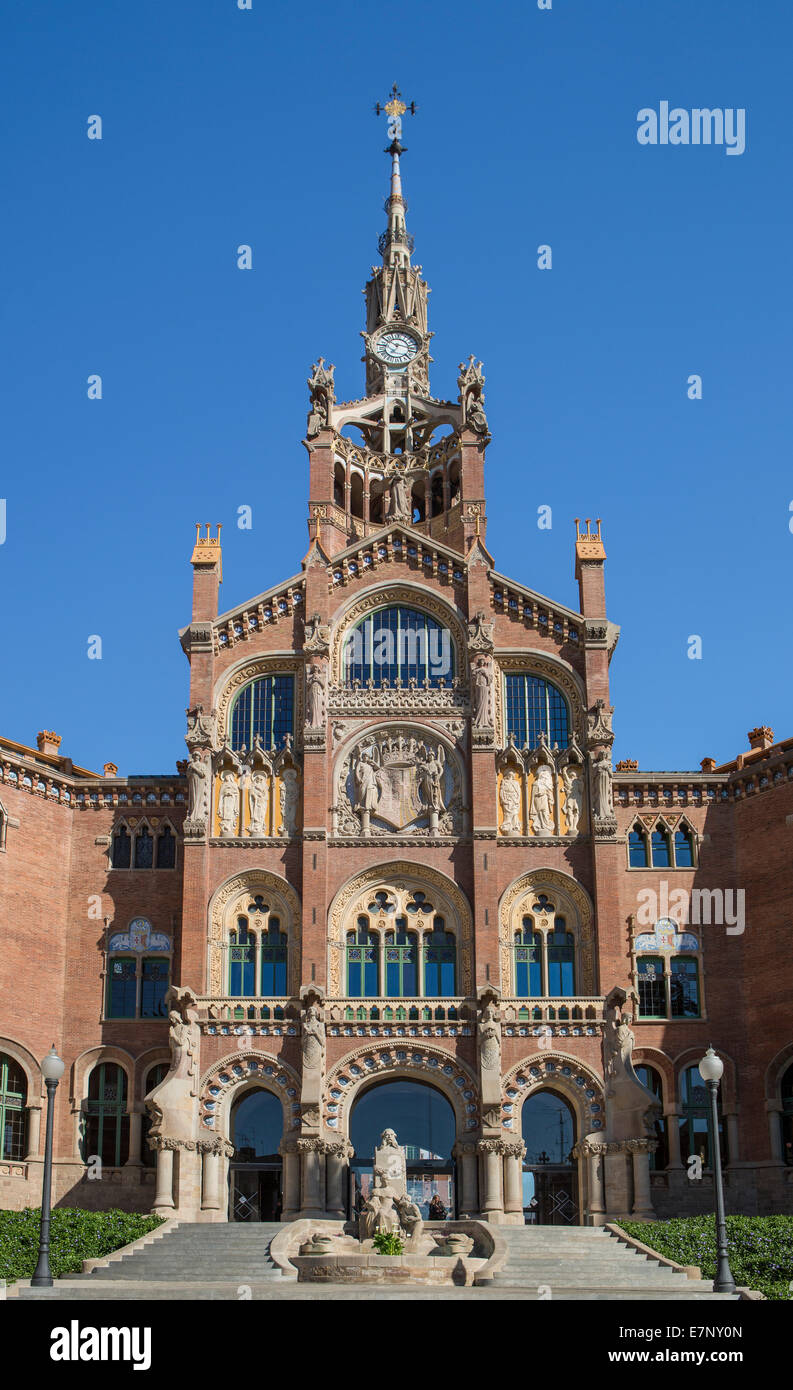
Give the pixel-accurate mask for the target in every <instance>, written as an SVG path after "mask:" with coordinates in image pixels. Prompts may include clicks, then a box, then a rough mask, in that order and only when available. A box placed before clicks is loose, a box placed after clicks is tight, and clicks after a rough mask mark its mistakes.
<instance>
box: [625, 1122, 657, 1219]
mask: <svg viewBox="0 0 793 1390" xmlns="http://www.w3.org/2000/svg"><path fill="white" fill-rule="evenodd" d="M627 1148H628V1151H629V1153H631V1154H632V1156H633V1211H632V1213H631V1214H632V1215H633V1216H635V1217H637V1218H639V1219H640V1220H645V1221H652V1220H654V1219H655V1211H654V1210H653V1198H652V1192H651V1190H650V1153H651V1152H653V1151H654V1150H655V1148H656V1140H654V1139H629V1140H628V1143H627Z"/></svg>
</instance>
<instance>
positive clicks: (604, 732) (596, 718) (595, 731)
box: [587, 700, 614, 743]
mask: <svg viewBox="0 0 793 1390" xmlns="http://www.w3.org/2000/svg"><path fill="white" fill-rule="evenodd" d="M613 714H614V710H613V709H611V708H610V707H609V706H608V705H607V704H606V702H605V700H597V701H596V702H595V704H594V706H593V708H592V709H591V710H590V711H589V713H588V714H587V735H588V738H589V742H590V743H613V742H614V730H613V728H612V722H611V721H612V717H613Z"/></svg>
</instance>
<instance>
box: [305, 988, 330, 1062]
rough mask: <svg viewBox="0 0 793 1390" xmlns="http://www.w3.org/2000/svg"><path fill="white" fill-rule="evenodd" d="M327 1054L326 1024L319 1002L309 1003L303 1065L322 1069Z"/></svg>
mask: <svg viewBox="0 0 793 1390" xmlns="http://www.w3.org/2000/svg"><path fill="white" fill-rule="evenodd" d="M324 1056H325V1025H324V1023H323V1022H322V1015H321V1013H320V1011H319V1007H318V1005H317V1004H309V1006H308V1008H307V1009H306V1016H305V1018H304V1019H303V1066H304V1067H306V1068H307V1069H308V1070H309V1071H320V1070H321V1069H322V1063H323V1060H324Z"/></svg>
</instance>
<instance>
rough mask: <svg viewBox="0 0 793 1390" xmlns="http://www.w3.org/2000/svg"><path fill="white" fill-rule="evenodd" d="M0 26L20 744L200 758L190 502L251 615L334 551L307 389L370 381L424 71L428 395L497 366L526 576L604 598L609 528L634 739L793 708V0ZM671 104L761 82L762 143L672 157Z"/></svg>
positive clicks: (10, 11)
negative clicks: (242, 516) (666, 117)
mask: <svg viewBox="0 0 793 1390" xmlns="http://www.w3.org/2000/svg"><path fill="white" fill-rule="evenodd" d="M0 38H1V39H2V45H1V46H2V58H1V59H0V62H1V63H2V96H1V97H0V106H1V107H2V122H3V128H4V132H5V141H4V145H5V155H4V160H3V185H4V193H5V197H4V204H5V211H4V218H3V229H2V232H1V233H0V237H2V266H3V279H4V282H5V283H4V290H3V295H2V334H1V335H0V341H1V342H2V354H3V361H2V383H3V387H4V409H3V420H2V433H3V436H4V440H3V451H2V453H3V463H2V481H1V483H0V496H2V497H4V498H6V499H7V516H8V521H7V536H6V539H5V543H4V544H2V545H0V576H2V582H1V585H0V591H1V593H2V620H3V625H4V629H5V633H6V651H7V656H6V660H5V662H4V670H3V679H2V682H0V730H2V732H3V734H4V735H5V736H7V737H10V738H13V739H17V740H19V741H21V742H25V743H33V742H34V741H35V734H36V731H37V730H38V729H41V728H48V729H55V730H57V731H58V732H59V733H61V734H62V735H63V746H62V751H63V752H65V753H67V754H68V755H70V756H71V757H72V758H73V759H74V760H75V762H77V763H79V764H81V765H83V766H87V767H95V768H97V769H101V766H102V764H103V762H105V761H106V760H112V761H114V762H116V763H118V765H119V767H120V769H121V771H122V772H144V773H145V772H166V771H170V770H171V769H172V768H173V766H174V763H175V760H176V759H177V758H181V757H183V756H184V743H183V733H184V709H185V706H186V704H187V694H188V668H187V662H186V660H185V658H184V655H183V654H182V652H181V649H180V647H179V643H178V638H177V630H178V629H179V628H180V627H181V626H183V625H184V624H185V623H186V622H188V621H189V618H190V595H191V570H190V566H189V557H190V551H191V544H192V539H193V535H194V531H193V525H194V523H195V522H196V521H198V520H201V521H212V522H218V521H219V522H223V523H224V532H223V540H224V574H225V582H224V584H223V588H222V590H221V607H222V609H227V608H230V607H231V606H233V605H234V604H236V603H238V602H241V601H243V600H244V599H245V598H246V597H249V596H251V595H254V594H257V593H259V592H261V590H262V589H264V588H266V587H268V586H269V585H270V584H275V583H277V582H278V581H279V580H280V579H282V578H285V577H288V576H289V575H291V574H293V573H294V572H295V571H296V570H297V569H299V563H300V558H301V556H302V555H303V554H304V553H305V549H306V541H307V532H306V520H305V518H306V488H307V456H306V453H305V450H304V449H303V447H302V445H301V444H300V442H299V441H300V439H301V437H302V435H303V432H304V428H305V415H306V406H307V390H306V385H305V381H306V376H307V374H308V372H309V370H310V367H311V363H312V361H314V360H316V357H317V356H318V355H319V354H320V353H322V354H324V356H325V358H326V359H327V360H330V361H333V362H334V363H335V364H336V382H337V392H338V395H339V396H340V398H342V399H349V398H350V397H354V396H357V395H359V394H361V392H362V389H363V368H362V364H361V363H360V361H359V358H360V354H361V344H360V338H359V332H360V329H361V328H362V326H363V299H362V296H361V289H362V287H363V284H364V282H365V280H366V278H367V275H368V271H369V267H370V266H371V264H372V262H373V260H374V259H375V258H376V255H377V251H376V240H377V236H378V233H379V232H380V231H381V229H382V227H383V226H384V214H383V197H384V195H385V194H386V192H387V181H388V160H387V157H386V156H385V155H384V153H383V147H384V145H385V144H386V143H387V142H386V139H385V128H384V123H383V121H382V120H381V121H380V122H379V123H378V122H377V121H376V120H375V117H374V115H373V113H372V107H373V104H374V102H375V101H376V100H378V99H379V100H381V101H382V100H383V99H384V97H385V96H386V94H387V93H388V91H389V89H390V87H391V84H392V82H393V81H394V80H396V81H397V82H398V83H399V85H400V87H401V89H402V91H403V93H405V95H406V96H407V97H408V99H409V100H410V99H415V100H416V101H417V102H418V104H419V108H420V109H419V112H418V115H417V116H416V117H415V118H413V119H409V118H406V127H405V134H404V143H405V144H406V145H407V147H408V153H407V155H406V156H405V158H404V160H403V173H404V182H405V192H406V195H407V197H408V199H409V202H410V211H409V215H408V222H409V227H410V230H411V232H412V233H413V234H414V236H415V238H416V255H415V259H416V260H418V261H419V262H421V263H422V264H423V265H424V268H425V272H426V274H427V276H428V279H429V282H430V284H431V286H432V289H433V294H432V297H431V300H430V313H431V327H432V328H433V329H434V330H435V333H436V337H435V339H434V341H433V355H434V358H435V364H434V368H433V374H432V378H431V380H432V389H433V393H434V394H436V395H439V396H446V395H456V384H455V382H456V375H457V364H458V363H459V362H460V361H461V360H462V359H463V358H464V357H467V356H468V354H469V353H472V352H473V353H475V354H476V355H477V357H481V358H482V359H483V361H484V365H485V372H486V376H487V387H486V391H487V410H488V418H489V421H490V425H491V429H492V432H493V443H492V445H491V447H490V449H489V451H488V478H487V489H488V515H489V531H488V540H489V545H490V548H491V549H492V551H493V553H494V555H495V557H496V563H497V566H498V568H499V570H500V571H501V572H503V573H506V574H508V575H511V576H513V577H514V578H515V579H517V580H519V581H521V582H523V583H525V584H528V585H529V586H530V587H532V588H534V589H537V590H539V591H540V592H541V593H545V594H547V595H549V596H550V597H552V598H555V599H556V600H557V601H559V602H562V603H565V604H568V605H569V606H572V607H576V606H577V590H576V586H575V584H574V580H573V563H574V555H573V520H572V519H573V517H574V516H582V517H584V516H592V517H595V516H601V517H602V518H603V527H604V537H605V542H606V550H607V553H608V562H607V568H606V582H607V596H608V605H609V613H610V616H611V618H612V619H613V620H614V621H615V622H618V623H620V624H621V625H622V636H621V639H620V643H619V647H618V649H617V653H616V656H615V658H614V661H613V663H612V668H611V670H612V699H613V702H614V704H615V707H616V714H615V728H616V731H617V739H616V744H615V755H616V756H617V757H635V758H638V759H639V763H640V766H641V767H642V768H645V769H648V768H689V767H696V766H698V764H699V761H700V759H701V758H703V757H705V756H713V757H715V758H716V759H717V760H718V761H723V760H726V759H728V758H730V757H732V756H734V754H735V753H736V752H738V751H739V750H741V749H742V748H743V747H745V746H746V743H745V735H746V731H747V729H749V728H750V727H752V726H753V725H755V724H757V723H767V724H770V725H771V726H772V727H773V728H774V730H775V732H776V734H777V737H785V736H789V735H792V734H793V718H790V716H789V705H790V700H789V690H790V685H791V665H792V661H791V650H790V623H789V610H790V599H789V594H790V566H791V558H792V557H793V534H791V531H790V529H789V522H790V521H791V512H790V505H791V498H793V475H792V474H791V467H790V426H791V421H790V401H791V392H790V368H791V322H792V321H793V313H792V312H791V311H792V310H793V304H792V303H791V299H792V298H793V277H791V274H790V246H791V200H792V197H793V195H792V194H791V180H790V166H791V113H790V99H789V91H790V77H789V74H790V63H791V40H792V39H793V12H791V10H790V7H788V6H784V5H781V4H779V5H776V6H757V5H749V4H742V3H738V0H698V3H697V4H696V5H692V4H691V3H690V0H664V2H663V3H660V2H659V0H642V2H641V3H638V0H622V3H619V0H617V3H609V4H593V3H592V0H553V8H552V9H551V10H550V11H540V10H538V9H537V8H536V6H535V5H534V3H533V0H522V3H512V2H511V0H509V2H508V3H498V0H497V3H495V4H492V5H490V6H487V7H483V6H482V5H479V4H474V3H471V0H456V3H435V0H432V3H427V2H426V0H424V3H417V0H405V2H404V3H402V4H400V5H399V6H398V7H394V6H370V7H368V6H367V7H364V6H362V5H361V4H355V3H351V0H338V2H337V3H335V4H334V5H333V6H329V5H327V4H319V3H317V0H306V3H304V4H302V5H300V6H297V5H294V4H288V3H280V2H279V3H273V0H267V2H266V0H253V8H252V10H250V11H240V10H239V9H238V8H237V5H236V0H136V3H135V4H132V5H131V4H129V3H128V2H127V0H110V2H109V0H102V3H99V0H90V2H89V0H70V3H69V4H68V5H64V4H62V3H58V0H49V3H41V2H40V0H38V2H37V0H30V3H27V4H26V5H25V6H19V5H16V6H12V7H10V8H7V9H6V12H5V14H4V18H3V21H2V32H1V33H0ZM662 100H668V101H669V102H670V105H672V106H675V105H677V106H680V107H683V108H687V109H691V108H693V107H722V108H724V107H733V108H737V107H742V108H745V110H746V113H747V115H746V122H747V147H746V150H745V152H744V153H743V154H742V155H740V156H733V157H730V156H728V155H727V154H726V150H725V149H724V148H723V147H717V146H711V147H704V146H699V147H694V146H676V147H675V146H666V147H663V146H660V145H658V146H641V145H639V144H638V142H637V140H636V130H637V112H638V111H639V110H640V109H641V108H643V107H655V108H656V109H657V108H658V105H659V103H660V102H661V101H662ZM93 114H99V115H101V116H102V120H103V139H102V140H101V142H100V141H91V140H88V139H87V137H86V129H87V121H88V117H89V116H91V115H93ZM241 243H249V244H250V245H251V246H252V247H253V262H254V263H253V270H252V271H250V272H243V271H240V270H238V269H237V266H236V257H235V250H236V247H237V246H238V245H239V244H241ZM540 244H550V245H551V246H552V248H553V269H552V270H551V271H550V272H548V271H546V272H542V271H539V270H538V269H537V252H536V248H537V247H538V246H539V245H540ZM92 373H100V374H101V376H102V378H103V399H102V400H101V401H89V400H88V398H87V394H86V393H87V385H86V381H87V378H88V376H89V375H91V374H92ZM693 373H697V374H699V375H701V377H702V380H703V397H702V400H700V401H691V400H689V399H688V397H687V379H688V377H689V376H690V375H691V374H693ZM242 504H248V505H250V506H252V508H253V523H254V524H253V529H252V530H251V531H240V530H238V529H237V528H236V525H235V521H236V517H237V508H238V507H239V506H240V505H242ZM541 505H550V506H551V507H552V508H553V527H552V529H551V530H550V531H541V530H538V529H537V525H536V519H537V508H538V507H539V506H541ZM93 634H98V635H100V636H101V637H102V640H103V657H102V660H101V661H95V660H89V659H88V656H87V651H88V638H89V636H91V635H93ZM691 634H697V635H699V636H701V638H702V659H701V660H690V659H689V658H688V656H687V649H688V638H689V636H690V635H691Z"/></svg>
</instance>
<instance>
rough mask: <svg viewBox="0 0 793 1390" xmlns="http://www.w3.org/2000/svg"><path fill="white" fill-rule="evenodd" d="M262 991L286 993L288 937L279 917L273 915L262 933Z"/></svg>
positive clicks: (264, 992)
mask: <svg viewBox="0 0 793 1390" xmlns="http://www.w3.org/2000/svg"><path fill="white" fill-rule="evenodd" d="M260 951H261V960H262V964H261V991H260V993H261V994H263V995H265V996H268V995H269V996H275V997H279V996H283V995H285V994H286V964H287V938H286V933H285V932H282V931H281V923H280V921H279V919H278V918H277V917H271V918H270V919H269V923H268V926H267V930H266V931H263V932H262V935H261V944H260Z"/></svg>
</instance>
